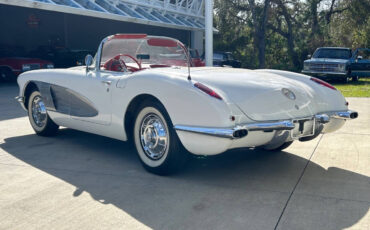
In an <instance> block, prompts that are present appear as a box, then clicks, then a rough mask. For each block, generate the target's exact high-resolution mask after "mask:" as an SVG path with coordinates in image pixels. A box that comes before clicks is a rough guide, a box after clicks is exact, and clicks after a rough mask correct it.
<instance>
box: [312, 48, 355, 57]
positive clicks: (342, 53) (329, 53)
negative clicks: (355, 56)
mask: <svg viewBox="0 0 370 230" xmlns="http://www.w3.org/2000/svg"><path fill="white" fill-rule="evenodd" d="M351 56H352V52H351V50H347V49H318V50H317V51H316V52H315V53H314V55H313V57H314V58H333V59H349V58H351Z"/></svg>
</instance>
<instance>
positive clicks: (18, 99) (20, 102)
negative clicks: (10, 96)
mask: <svg viewBox="0 0 370 230" xmlns="http://www.w3.org/2000/svg"><path fill="white" fill-rule="evenodd" d="M14 99H15V100H17V101H18V102H19V104H21V106H22V108H23V109H24V110H25V111H27V109H26V107H25V106H24V97H22V96H16V97H15V98H14Z"/></svg>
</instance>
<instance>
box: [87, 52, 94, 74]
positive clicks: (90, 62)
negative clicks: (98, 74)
mask: <svg viewBox="0 0 370 230" xmlns="http://www.w3.org/2000/svg"><path fill="white" fill-rule="evenodd" d="M93 60H94V58H93V56H91V55H90V54H88V55H86V57H85V65H86V72H87V71H89V66H91V65H92V64H93Z"/></svg>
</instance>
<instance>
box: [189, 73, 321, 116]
mask: <svg viewBox="0 0 370 230" xmlns="http://www.w3.org/2000/svg"><path fill="white" fill-rule="evenodd" d="M191 76H192V80H194V81H196V82H200V83H202V84H205V85H207V86H208V87H211V88H213V89H214V90H216V91H217V92H219V94H221V95H222V97H225V98H227V100H228V101H230V102H231V103H235V104H236V105H237V106H238V107H239V108H240V109H241V110H242V111H243V112H244V113H245V114H246V115H247V116H248V117H249V118H251V119H253V120H277V119H288V118H293V117H307V116H310V115H313V112H312V108H311V107H312V103H313V102H312V101H313V100H312V99H313V97H314V96H313V94H314V90H313V89H312V88H311V87H310V86H308V85H307V84H305V83H303V82H302V81H299V80H294V79H291V78H287V77H283V76H280V75H277V74H273V73H266V72H260V71H254V70H246V69H234V68H204V69H199V70H196V71H192V75H191ZM303 78H305V77H304V76H303ZM283 89H287V90H289V91H291V92H293V93H294V94H295V99H289V98H288V97H287V96H285V95H284V94H283V92H282V91H283Z"/></svg>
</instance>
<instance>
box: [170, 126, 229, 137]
mask: <svg viewBox="0 0 370 230" xmlns="http://www.w3.org/2000/svg"><path fill="white" fill-rule="evenodd" d="M174 129H175V130H179V131H187V132H191V133H199V134H205V135H210V136H215V137H223V138H230V139H233V138H234V136H233V133H234V129H222V128H204V127H195V126H186V125H175V126H174Z"/></svg>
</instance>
